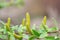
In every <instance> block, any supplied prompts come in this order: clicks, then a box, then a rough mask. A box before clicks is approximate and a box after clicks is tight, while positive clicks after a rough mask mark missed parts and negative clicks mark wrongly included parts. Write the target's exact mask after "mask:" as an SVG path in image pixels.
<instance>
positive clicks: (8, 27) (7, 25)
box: [6, 18, 11, 31]
mask: <svg viewBox="0 0 60 40" xmlns="http://www.w3.org/2000/svg"><path fill="white" fill-rule="evenodd" d="M10 22H11V19H10V18H8V20H7V23H6V29H7V30H8V31H10Z"/></svg>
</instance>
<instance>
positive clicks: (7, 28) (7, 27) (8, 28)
mask: <svg viewBox="0 0 60 40" xmlns="http://www.w3.org/2000/svg"><path fill="white" fill-rule="evenodd" d="M6 30H8V31H10V26H9V25H8V24H7V23H6Z"/></svg>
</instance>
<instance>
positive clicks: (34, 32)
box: [32, 30, 40, 37]
mask: <svg viewBox="0 0 60 40" xmlns="http://www.w3.org/2000/svg"><path fill="white" fill-rule="evenodd" d="M32 34H33V35H35V36H37V37H39V36H40V33H38V31H36V30H32Z"/></svg>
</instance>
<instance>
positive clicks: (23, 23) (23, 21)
mask: <svg viewBox="0 0 60 40" xmlns="http://www.w3.org/2000/svg"><path fill="white" fill-rule="evenodd" d="M22 25H23V26H24V25H25V18H24V19H23V20H22Z"/></svg>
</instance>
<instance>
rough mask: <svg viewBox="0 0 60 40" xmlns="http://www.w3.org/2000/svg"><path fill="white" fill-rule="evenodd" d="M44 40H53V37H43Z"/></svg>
mask: <svg viewBox="0 0 60 40" xmlns="http://www.w3.org/2000/svg"><path fill="white" fill-rule="evenodd" d="M45 40H55V37H54V36H47V37H45Z"/></svg>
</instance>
